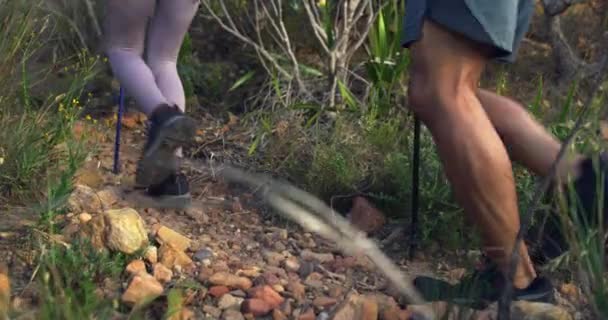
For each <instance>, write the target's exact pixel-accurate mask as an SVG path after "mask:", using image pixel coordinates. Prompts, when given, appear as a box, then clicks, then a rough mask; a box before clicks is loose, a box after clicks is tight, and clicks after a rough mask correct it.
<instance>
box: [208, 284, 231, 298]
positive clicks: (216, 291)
mask: <svg viewBox="0 0 608 320" xmlns="http://www.w3.org/2000/svg"><path fill="white" fill-rule="evenodd" d="M229 292H230V289H229V288H228V287H226V286H213V287H211V288H209V292H208V293H209V295H211V296H212V297H215V298H219V297H221V296H223V295H225V294H227V293H229Z"/></svg>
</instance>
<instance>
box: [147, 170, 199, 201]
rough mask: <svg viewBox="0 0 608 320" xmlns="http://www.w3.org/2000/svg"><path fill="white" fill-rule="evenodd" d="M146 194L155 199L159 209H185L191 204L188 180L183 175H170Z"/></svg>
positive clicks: (152, 186) (148, 189)
mask: <svg viewBox="0 0 608 320" xmlns="http://www.w3.org/2000/svg"><path fill="white" fill-rule="evenodd" d="M146 194H147V195H148V196H149V197H151V198H153V199H154V201H155V202H156V203H155V205H154V206H155V207H157V208H175V209H183V208H186V207H188V206H189V205H190V204H191V196H190V186H189V183H188V179H187V178H186V176H185V175H184V174H182V173H177V174H170V175H169V176H168V177H167V178H166V179H165V180H164V181H162V182H161V183H159V184H156V185H151V186H149V187H148V188H147V190H146Z"/></svg>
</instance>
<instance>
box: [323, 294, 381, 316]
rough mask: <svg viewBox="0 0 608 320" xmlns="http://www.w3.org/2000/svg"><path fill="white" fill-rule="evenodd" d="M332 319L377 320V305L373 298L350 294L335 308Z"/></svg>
mask: <svg viewBox="0 0 608 320" xmlns="http://www.w3.org/2000/svg"><path fill="white" fill-rule="evenodd" d="M332 319H334V320H359V319H360V320H368V319H369V320H375V319H378V304H377V303H376V301H375V299H373V298H370V297H365V296H361V295H358V294H356V293H351V294H349V295H348V296H347V297H346V299H345V300H344V301H343V302H342V303H341V304H340V305H339V306H338V307H337V308H336V310H335V311H334V314H333V316H332Z"/></svg>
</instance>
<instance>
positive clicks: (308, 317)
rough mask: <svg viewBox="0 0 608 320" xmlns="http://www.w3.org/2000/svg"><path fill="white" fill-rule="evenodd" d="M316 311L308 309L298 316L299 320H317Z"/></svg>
mask: <svg viewBox="0 0 608 320" xmlns="http://www.w3.org/2000/svg"><path fill="white" fill-rule="evenodd" d="M315 319H316V315H315V311H314V310H313V309H312V308H308V309H306V311H304V312H303V313H301V314H300V315H299V316H298V320H315Z"/></svg>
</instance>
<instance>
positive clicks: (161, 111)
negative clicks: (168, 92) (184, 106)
mask: <svg viewBox="0 0 608 320" xmlns="http://www.w3.org/2000/svg"><path fill="white" fill-rule="evenodd" d="M176 112H178V113H182V111H181V109H180V108H178V107H177V106H176V105H170V104H166V103H163V104H159V105H158V106H157V107H156V108H154V110H152V112H150V113H149V114H148V119H149V120H150V121H151V122H158V121H159V120H162V119H165V118H167V117H169V116H171V115H174V114H175V113H176Z"/></svg>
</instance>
